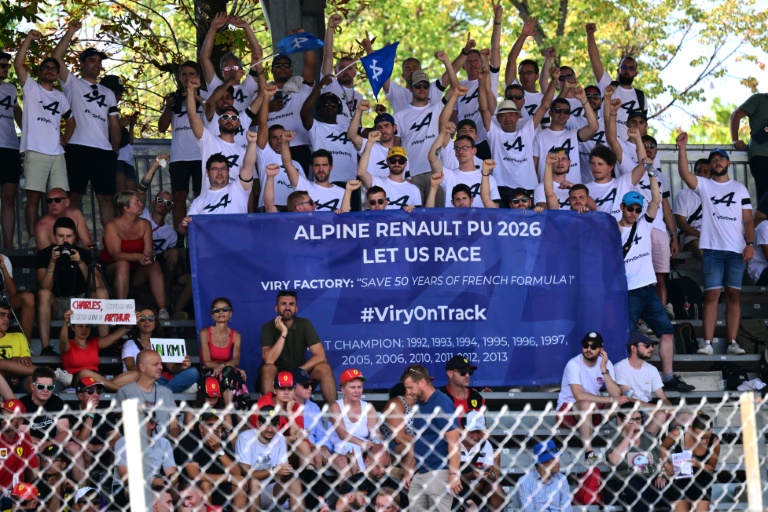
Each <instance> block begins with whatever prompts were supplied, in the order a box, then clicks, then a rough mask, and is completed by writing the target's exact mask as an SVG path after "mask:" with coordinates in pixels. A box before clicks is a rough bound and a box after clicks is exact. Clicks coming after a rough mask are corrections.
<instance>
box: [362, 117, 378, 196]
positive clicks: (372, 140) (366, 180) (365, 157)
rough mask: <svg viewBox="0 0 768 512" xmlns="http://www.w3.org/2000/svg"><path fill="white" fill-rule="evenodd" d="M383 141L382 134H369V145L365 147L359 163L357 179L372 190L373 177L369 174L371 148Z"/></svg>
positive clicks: (376, 132) (374, 131)
mask: <svg viewBox="0 0 768 512" xmlns="http://www.w3.org/2000/svg"><path fill="white" fill-rule="evenodd" d="M380 139H381V132H378V131H376V130H372V131H371V132H370V133H368V144H366V145H365V149H364V150H363V153H362V154H361V155H360V161H359V162H358V163H357V177H358V178H359V179H360V181H362V182H363V185H364V186H365V188H371V184H372V183H373V176H371V174H370V173H369V172H368V163H369V162H370V161H371V148H372V147H373V145H374V144H376V143H377V142H378V141H379V140H380Z"/></svg>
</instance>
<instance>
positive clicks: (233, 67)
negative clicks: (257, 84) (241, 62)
mask: <svg viewBox="0 0 768 512" xmlns="http://www.w3.org/2000/svg"><path fill="white" fill-rule="evenodd" d="M241 69H243V67H242V66H224V67H223V68H221V70H222V71H225V72H226V71H239V70H241Z"/></svg>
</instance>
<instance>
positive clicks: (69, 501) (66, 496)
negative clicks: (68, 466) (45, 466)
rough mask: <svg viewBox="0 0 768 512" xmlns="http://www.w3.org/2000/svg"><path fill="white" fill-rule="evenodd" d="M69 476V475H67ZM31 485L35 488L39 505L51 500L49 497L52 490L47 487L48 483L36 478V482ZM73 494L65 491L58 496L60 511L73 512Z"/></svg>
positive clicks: (73, 492)
mask: <svg viewBox="0 0 768 512" xmlns="http://www.w3.org/2000/svg"><path fill="white" fill-rule="evenodd" d="M67 476H69V475H67ZM32 485H34V486H35V487H37V495H38V496H37V499H38V501H39V502H40V503H47V502H48V500H50V499H51V496H52V495H53V490H52V489H51V488H50V487H49V486H48V482H47V481H46V480H45V479H44V478H42V477H38V478H37V480H35V481H34V482H32ZM75 492H76V491H74V490H69V489H67V490H65V491H64V492H63V494H61V495H60V496H59V498H61V501H62V505H63V507H66V508H63V507H62V510H74V508H73V507H74V505H75V504H74V503H73V502H74V500H75Z"/></svg>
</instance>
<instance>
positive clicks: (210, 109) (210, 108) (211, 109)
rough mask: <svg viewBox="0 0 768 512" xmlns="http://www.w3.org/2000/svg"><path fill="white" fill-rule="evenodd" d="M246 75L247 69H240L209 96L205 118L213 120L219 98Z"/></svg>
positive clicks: (206, 102) (205, 108)
mask: <svg viewBox="0 0 768 512" xmlns="http://www.w3.org/2000/svg"><path fill="white" fill-rule="evenodd" d="M244 76H245V70H244V69H238V70H237V71H236V72H235V74H234V75H232V76H231V77H230V78H229V80H227V81H226V82H224V83H222V84H221V85H219V86H218V87H217V88H215V89H214V90H213V91H212V92H211V94H210V96H208V99H207V100H206V101H205V102H204V103H205V107H204V108H203V110H204V111H205V119H206V120H207V121H211V120H213V116H215V115H216V103H217V102H218V101H219V98H221V97H222V96H223V95H224V93H225V92H227V89H229V88H230V87H232V86H235V85H237V84H239V83H240V82H241V81H242V80H243V77H244ZM195 94H197V91H195ZM187 97H189V94H187ZM195 110H197V108H195Z"/></svg>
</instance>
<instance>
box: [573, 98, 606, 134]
mask: <svg viewBox="0 0 768 512" xmlns="http://www.w3.org/2000/svg"><path fill="white" fill-rule="evenodd" d="M573 92H574V94H575V95H576V99H578V100H579V101H580V102H581V105H582V106H583V107H584V116H585V117H586V118H587V126H582V127H581V128H579V140H589V139H591V138H592V136H593V135H594V134H595V133H597V130H599V129H600V124H599V123H598V122H597V115H596V114H595V111H594V110H592V107H591V106H590V105H589V102H588V101H587V93H585V92H584V88H583V87H576V88H575V89H574V90H573Z"/></svg>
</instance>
